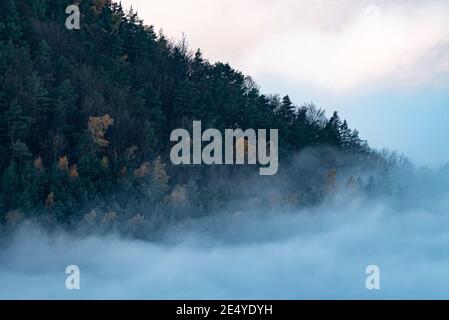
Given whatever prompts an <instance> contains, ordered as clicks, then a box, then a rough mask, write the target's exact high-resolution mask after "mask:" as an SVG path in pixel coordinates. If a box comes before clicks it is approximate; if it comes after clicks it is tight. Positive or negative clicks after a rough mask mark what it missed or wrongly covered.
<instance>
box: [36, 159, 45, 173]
mask: <svg viewBox="0 0 449 320" xmlns="http://www.w3.org/2000/svg"><path fill="white" fill-rule="evenodd" d="M34 168H35V169H36V170H39V171H41V170H42V169H44V165H43V163H42V158H41V157H38V158H37V159H35V160H34Z"/></svg>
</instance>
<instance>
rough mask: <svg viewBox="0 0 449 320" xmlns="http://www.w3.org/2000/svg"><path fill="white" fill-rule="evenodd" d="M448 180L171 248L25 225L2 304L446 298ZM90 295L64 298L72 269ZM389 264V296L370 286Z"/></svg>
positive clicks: (265, 220)
mask: <svg viewBox="0 0 449 320" xmlns="http://www.w3.org/2000/svg"><path fill="white" fill-rule="evenodd" d="M447 174H449V172H447V173H446V176H444V174H443V173H438V174H435V173H432V172H429V171H422V172H415V173H413V174H411V173H410V172H409V173H408V174H402V175H401V176H394V177H393V178H394V181H398V182H399V181H401V182H402V183H403V185H404V186H406V188H402V190H403V191H402V193H400V194H397V195H396V196H395V197H394V198H391V197H388V196H386V197H384V198H364V197H347V196H344V195H339V197H337V198H336V200H335V201H332V202H329V203H326V204H323V205H322V206H320V207H317V208H308V209H303V210H300V211H298V212H295V213H286V212H282V211H279V212H265V211H264V210H260V211H258V212H235V213H232V212H226V213H222V214H220V213H218V212H216V213H214V215H213V217H212V218H209V219H205V220H195V221H194V222H195V223H194V224H192V226H191V227H189V228H184V231H181V230H182V228H179V226H178V227H177V228H176V232H175V231H172V232H170V233H169V234H170V235H171V236H170V237H167V238H166V239H165V240H164V241H160V242H153V243H151V242H143V241H136V240H130V239H120V238H118V237H115V236H108V237H104V236H103V237H102V236H93V237H87V238H80V237H77V236H73V235H68V234H66V233H57V234H52V235H49V234H47V233H44V232H42V231H39V230H35V229H30V228H29V227H28V228H25V229H23V230H22V231H21V232H19V233H18V234H17V235H16V237H15V238H14V239H12V240H10V241H9V242H2V247H1V248H0V283H1V287H0V298H2V299H11V298H18V299H24V298H26V299H30V298H51V299H117V298H122V299H314V298H321V299H347V298H357V299H391V298H394V299H405V298H413V299H429V298H436V299H446V298H448V297H449V293H448V292H449V277H448V276H447V270H449V256H448V254H447V252H448V249H449V247H448V243H449V242H448V240H449V234H448V232H447V230H448V227H449V218H448V215H447V212H448V209H449V201H448V199H449V197H448V196H449V190H448V187H447V179H448V176H447ZM72 264H75V265H77V266H79V267H80V270H81V290H79V291H68V290H66V289H65V278H66V276H67V275H66V274H65V273H64V271H65V268H66V266H68V265H72ZM368 265H378V266H379V267H380V271H381V274H380V276H381V278H380V279H381V290H380V291H368V290H367V289H366V288H365V279H366V277H367V275H366V274H365V269H366V267H367V266H368Z"/></svg>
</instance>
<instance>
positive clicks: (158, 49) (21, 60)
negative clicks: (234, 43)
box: [0, 0, 387, 232]
mask: <svg viewBox="0 0 449 320" xmlns="http://www.w3.org/2000/svg"><path fill="white" fill-rule="evenodd" d="M71 3H72V1H61V0H42V1H35V0H3V1H2V2H1V3H0V141H1V143H0V177H1V190H0V217H2V223H3V224H6V225H8V224H10V225H15V224H16V223H17V221H20V220H22V219H24V217H26V218H27V219H38V220H39V221H42V223H44V224H46V225H49V226H52V225H66V226H73V225H76V224H80V223H82V224H84V225H85V226H87V227H88V228H90V227H92V228H95V227H96V226H97V225H99V224H101V225H102V226H103V227H104V228H105V229H110V228H116V224H118V223H119V222H120V224H121V225H122V226H126V227H123V228H124V229H126V228H128V227H130V228H131V229H132V230H133V231H132V232H135V229H136V226H141V225H146V227H148V225H151V226H152V228H153V229H158V228H160V227H161V226H163V225H166V224H167V223H170V222H171V221H176V220H177V219H179V217H185V216H189V217H195V216H201V215H204V214H207V213H210V212H215V211H216V210H218V209H219V208H223V207H224V206H227V205H229V203H230V202H231V199H232V200H233V202H234V200H235V199H236V197H237V198H238V196H239V195H240V196H242V195H243V197H244V198H245V199H248V197H251V198H252V199H256V200H255V202H256V203H257V205H259V206H261V205H263V206H266V201H268V200H266V199H261V197H262V195H260V194H259V195H258V194H257V192H256V191H255V190H252V191H251V192H252V193H251V196H249V195H248V194H247V193H242V192H241V190H243V189H245V190H248V188H249V189H251V187H249V185H248V184H245V183H243V182H242V180H246V181H253V180H252V179H260V180H261V182H260V183H262V184H263V183H265V186H270V187H271V188H273V189H276V188H277V187H276V186H277V183H279V186H280V185H283V187H282V188H281V187H279V189H277V190H278V191H279V193H284V194H283V195H276V196H277V197H280V200H279V199H278V200H279V201H278V202H283V201H284V200H285V199H287V200H288V201H289V202H288V203H289V204H292V203H293V204H294V205H307V204H311V203H316V202H317V201H320V199H322V197H323V194H324V193H325V192H326V188H328V185H329V184H333V183H334V181H333V180H335V179H337V177H336V175H337V172H340V170H342V168H346V167H350V166H353V165H357V164H362V163H363V164H365V165H366V164H368V163H372V164H374V163H376V165H379V164H380V165H383V166H386V165H387V161H386V160H385V159H384V158H382V157H381V156H380V155H379V154H378V153H377V152H375V151H373V150H371V149H370V148H369V146H368V144H367V143H366V142H365V141H363V140H362V139H360V138H359V134H358V131H357V130H351V129H350V128H349V126H348V124H347V122H346V121H343V120H342V119H340V118H339V116H338V113H337V112H335V113H334V114H333V115H332V117H330V118H326V117H325V113H324V111H323V110H321V109H319V108H317V107H315V106H314V105H313V104H306V105H296V104H295V103H294V102H292V101H291V99H290V98H289V97H288V96H284V97H280V96H278V95H267V94H263V93H261V92H260V90H259V89H258V87H257V85H256V83H255V81H253V80H252V79H251V78H250V77H248V76H245V75H244V74H243V73H242V72H240V71H237V70H235V69H233V68H232V67H231V66H229V65H228V64H223V63H215V64H211V63H209V62H208V60H207V59H206V58H205V57H203V56H202V54H201V51H200V50H197V51H191V49H190V48H189V47H188V45H187V42H186V41H185V40H181V41H179V42H178V43H173V42H172V41H169V40H168V39H167V38H166V37H165V36H164V35H163V34H162V33H159V34H156V33H155V32H154V30H153V27H150V26H146V25H144V24H143V22H142V21H141V20H140V19H139V17H138V16H137V15H136V14H135V13H134V12H133V11H132V10H131V11H130V12H127V10H125V9H124V8H122V7H121V6H120V5H119V4H117V3H114V2H111V1H108V0H81V1H79V7H80V11H81V13H82V16H81V29H80V30H68V29H66V27H65V21H66V18H67V16H68V15H67V14H66V13H65V9H66V6H67V5H69V4H71ZM267 63H269V62H267ZM194 120H201V121H202V123H203V125H204V127H207V128H217V129H219V130H224V129H227V128H242V129H246V128H264V129H271V128H273V129H274V128H275V129H279V134H280V136H279V146H280V150H279V156H280V163H281V168H280V172H279V174H278V175H277V176H276V177H275V178H273V179H274V180H271V181H269V182H267V181H266V179H265V180H264V179H261V178H257V177H254V176H255V172H256V170H255V169H254V168H251V167H246V166H245V167H241V168H235V167H220V168H218V167H213V166H212V167H207V168H198V167H194V168H183V167H175V166H173V165H171V163H170V159H169V152H170V147H171V143H170V139H169V137H170V132H171V131H172V130H174V129H176V128H190V127H191V125H192V121H194ZM310 149H312V150H315V151H314V153H313V157H314V159H319V161H320V163H319V166H317V165H316V163H315V164H310V163H309V164H307V165H305V166H302V167H297V166H296V167H295V162H294V160H295V159H296V155H297V153H298V152H301V151H303V150H310ZM320 150H321V151H320ZM342 155H343V156H342ZM292 166H293V167H292ZM292 168H293V169H292ZM295 168H296V169H295ZM299 175H301V176H299ZM301 179H302V182H301V183H299V182H297V181H298V180H301ZM329 180H330V182H329ZM286 181H288V183H287V182H286ZM326 181H327V182H326ZM351 181H352V182H351V183H353V184H358V187H359V188H363V184H365V185H368V182H367V181H362V180H360V179H359V180H358V181H357V182H356V179H355V178H353V179H352V180H351ZM294 183H296V184H294ZM370 183H371V184H370V185H371V187H372V184H373V181H371V182H370ZM286 185H287V186H286ZM326 185H327V186H326ZM287 189H288V191H285V190H287ZM265 190H266V189H265ZM265 194H266V193H265ZM270 194H271V193H270ZM292 199H293V200H292ZM240 200H241V199H240ZM270 201H271V200H270ZM276 201H277V200H276ZM122 222H123V223H122ZM137 229H138V228H137ZM139 230H140V229H139ZM140 232H143V231H140Z"/></svg>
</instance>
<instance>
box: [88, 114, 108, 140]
mask: <svg viewBox="0 0 449 320" xmlns="http://www.w3.org/2000/svg"><path fill="white" fill-rule="evenodd" d="M112 125H114V119H112V118H111V116H110V115H109V114H106V115H104V116H102V117H90V118H89V123H88V126H87V127H88V129H89V132H90V134H91V136H92V141H93V142H94V144H95V145H96V146H98V147H100V148H106V147H107V146H109V144H110V142H109V141H108V140H106V138H105V134H106V131H107V130H108V128H109V127H110V126H112Z"/></svg>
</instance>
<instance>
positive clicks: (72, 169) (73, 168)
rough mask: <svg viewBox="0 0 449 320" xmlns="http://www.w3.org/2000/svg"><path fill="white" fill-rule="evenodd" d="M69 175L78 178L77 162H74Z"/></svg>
mask: <svg viewBox="0 0 449 320" xmlns="http://www.w3.org/2000/svg"><path fill="white" fill-rule="evenodd" d="M69 176H70V178H72V179H76V178H78V176H79V175H78V168H77V166H76V164H74V165H73V166H72V167H71V168H70V172H69Z"/></svg>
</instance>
